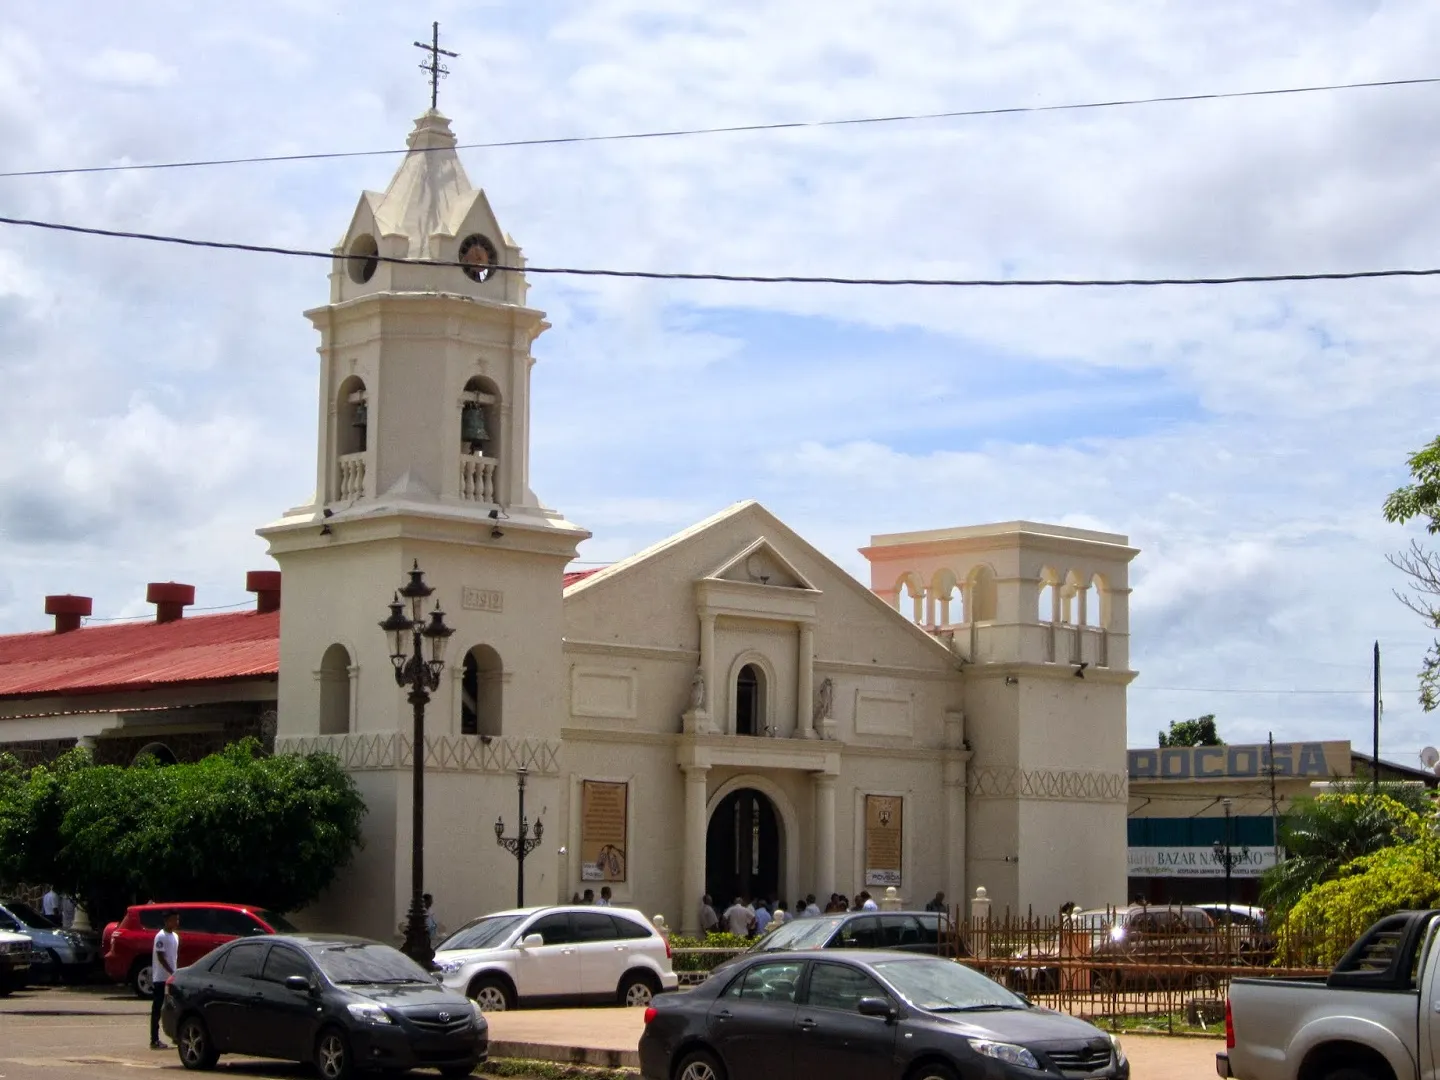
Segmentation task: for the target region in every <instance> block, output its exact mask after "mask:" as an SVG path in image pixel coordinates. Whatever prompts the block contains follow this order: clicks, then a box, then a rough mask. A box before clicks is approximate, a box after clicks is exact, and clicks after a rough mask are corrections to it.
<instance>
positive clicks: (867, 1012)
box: [857, 997, 897, 1024]
mask: <svg viewBox="0 0 1440 1080" xmlns="http://www.w3.org/2000/svg"><path fill="white" fill-rule="evenodd" d="M857 1010H858V1011H859V1013H860V1015H861V1016H878V1017H880V1018H881V1019H883V1020H884V1021H885V1022H886V1023H887V1024H888V1023H890V1022H891V1021H892V1020H894V1019H895V1017H896V1015H897V1013H896V1012H895V1006H894V1005H891V1004H890V1002H888V1001H886V1000H885V999H884V998H877V997H867V998H861V999H860V1004H859V1005H858V1006H857Z"/></svg>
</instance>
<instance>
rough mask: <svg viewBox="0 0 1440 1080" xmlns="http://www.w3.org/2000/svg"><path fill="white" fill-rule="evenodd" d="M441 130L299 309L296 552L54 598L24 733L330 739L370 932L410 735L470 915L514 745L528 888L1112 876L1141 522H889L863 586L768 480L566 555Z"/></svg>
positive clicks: (277, 531) (512, 879) (477, 234)
mask: <svg viewBox="0 0 1440 1080" xmlns="http://www.w3.org/2000/svg"><path fill="white" fill-rule="evenodd" d="M455 144H456V139H455V136H454V134H453V133H452V131H451V128H450V122H449V121H448V120H447V119H446V118H445V117H444V116H442V115H441V114H440V113H439V112H437V111H435V110H434V109H433V108H432V109H431V110H430V111H428V112H426V113H425V114H424V115H423V116H421V117H420V118H419V120H418V121H417V122H416V124H415V128H414V130H413V132H412V133H411V134H410V136H409V140H408V145H409V152H408V153H407V155H406V156H405V158H404V160H403V161H402V162H401V164H400V166H399V168H398V170H397V172H396V173H395V175H394V177H393V178H392V180H391V181H390V184H389V186H388V188H387V189H386V190H385V191H384V192H383V193H376V192H365V193H363V194H362V195H361V196H360V199H359V202H358V204H357V206H356V208H355V212H354V214H353V216H352V217H351V219H350V223H349V226H348V228H347V229H346V231H345V234H344V238H343V240H342V241H341V242H340V244H339V245H338V246H337V247H336V248H335V254H336V258H335V261H334V264H333V267H332V271H331V274H330V296H329V301H328V302H327V303H325V304H323V305H321V306H319V307H316V308H314V309H312V310H310V311H308V312H306V316H307V317H308V318H309V320H310V322H311V323H312V324H313V325H314V327H315V330H316V332H317V334H318V337H319V349H318V352H319V361H320V379H319V386H320V394H319V408H318V410H317V413H316V418H317V431H316V456H315V492H314V495H313V497H312V499H311V500H310V501H309V502H307V503H305V504H304V505H301V506H297V507H295V508H293V509H290V510H287V511H285V512H284V513H283V514H282V515H281V516H280V517H278V519H277V520H275V521H273V522H272V523H270V524H268V525H265V526H264V527H263V528H261V529H260V530H259V533H260V535H261V536H262V537H263V538H264V539H265V541H266V542H267V543H268V545H269V550H270V554H271V555H272V556H273V558H274V560H275V562H276V563H277V564H278V566H279V572H278V573H276V572H275V571H274V570H270V571H263V572H259V573H256V574H252V575H251V578H252V580H251V581H250V584H251V587H252V589H253V590H254V591H255V592H256V593H257V596H258V598H259V599H258V601H257V607H256V610H255V611H253V612H247V613H239V614H236V615H225V616H196V617H190V618H185V617H183V614H184V612H183V608H184V607H185V606H186V605H188V604H193V602H194V594H193V590H190V591H188V592H186V589H187V588H188V587H186V586H183V585H176V584H174V583H157V584H156V585H154V586H152V587H151V591H152V593H153V594H154V595H153V599H154V601H155V603H156V604H157V617H156V620H155V622H154V623H150V624H145V625H140V626H130V627H124V628H118V627H104V626H101V627H89V626H86V627H81V626H80V621H81V618H82V617H83V616H84V615H88V614H89V602H88V601H87V600H86V598H84V597H51V598H48V599H47V611H48V610H51V609H53V611H52V613H53V614H55V615H56V625H55V630H54V632H53V633H44V634H26V635H12V636H10V637H8V638H0V750H3V749H5V748H6V745H7V744H10V745H12V746H15V747H17V748H19V747H20V744H22V743H23V744H24V747H23V748H25V749H26V750H27V752H30V753H34V754H38V755H40V756H42V757H43V756H44V754H45V752H46V749H47V748H49V749H51V750H53V749H54V748H55V747H63V746H64V745H73V743H74V742H75V741H77V740H78V741H84V742H86V743H87V744H88V745H92V746H96V747H100V748H102V749H103V748H105V747H108V748H109V749H108V750H105V753H107V754H108V755H109V757H107V760H115V761H118V762H124V761H128V760H130V759H131V758H133V756H134V755H135V754H136V753H137V752H140V751H149V752H154V753H159V749H165V748H166V747H169V746H175V745H181V744H185V745H189V746H191V747H192V748H193V749H195V751H196V752H198V751H199V748H200V747H201V746H209V745H210V744H211V743H212V742H215V741H217V740H220V741H223V739H224V738H225V737H226V734H227V733H233V734H237V735H238V734H257V735H259V736H260V737H261V738H262V740H263V741H264V743H265V745H266V746H267V748H268V747H270V746H273V748H274V750H275V752H277V753H303V752H311V751H326V752H329V753H333V754H335V755H336V756H337V757H338V758H339V759H340V761H341V762H342V764H343V765H344V767H345V768H346V769H347V770H348V771H350V772H351V773H352V774H353V775H354V777H355V779H356V782H357V783H358V785H359V787H360V789H361V791H362V793H363V796H364V798H365V801H366V804H367V806H368V808H369V809H368V814H367V816H366V819H365V822H364V840H365V842H364V847H363V849H362V850H361V851H359V852H358V853H357V855H356V858H355V861H354V862H353V864H352V865H351V866H350V867H349V868H347V869H346V870H345V871H344V873H343V875H342V877H341V879H340V881H338V882H337V884H336V885H335V886H334V887H333V888H332V889H331V890H329V892H328V893H327V894H326V895H325V896H323V897H322V898H321V899H320V900H319V901H318V902H317V903H315V904H314V905H312V906H311V907H310V908H308V909H306V910H305V911H303V912H300V913H299V914H298V915H297V916H296V920H297V921H298V922H300V923H302V924H304V925H308V926H313V927H317V928H318V927H325V928H328V929H333V930H345V931H350V932H354V933H360V934H365V935H368V936H372V937H378V938H380V939H382V940H395V939H396V937H397V930H396V928H397V926H398V925H399V924H400V922H401V921H402V920H403V919H404V917H405V912H406V910H407V907H408V904H409V898H410V889H409V886H410V851H411V812H412V803H411V793H412V785H411V764H412V761H413V756H412V755H414V754H416V753H420V754H423V755H424V761H425V770H426V778H425V784H426V788H425V806H424V819H425V853H426V873H425V887H426V889H427V890H428V891H429V892H431V893H433V894H434V896H435V898H436V910H437V912H438V913H439V917H440V919H441V921H442V922H443V923H445V924H446V925H448V926H449V927H451V928H453V927H456V926H458V925H459V924H460V923H461V922H463V921H465V920H466V919H469V918H471V917H473V916H476V915H480V914H484V913H486V912H489V911H494V910H498V909H502V908H506V907H509V906H511V905H512V904H513V903H514V901H515V896H516V869H517V867H516V861H515V859H514V858H513V856H512V855H511V854H509V853H508V852H507V851H505V850H504V849H502V848H501V847H500V846H499V845H498V844H497V830H501V829H503V831H504V833H505V834H506V835H507V836H514V835H515V833H516V828H517V824H518V823H517V820H516V814H517V788H518V784H519V779H518V777H519V776H521V775H522V774H521V773H520V770H524V772H523V778H524V783H525V796H526V804H525V805H526V815H527V817H528V818H529V821H530V822H531V824H532V826H543V830H544V831H543V837H542V839H541V843H540V845H539V847H538V848H537V849H536V850H535V851H534V852H533V853H532V854H531V855H530V856H529V858H528V860H527V861H526V863H525V874H526V876H525V896H526V899H527V901H528V902H530V903H550V902H557V901H565V900H569V899H570V897H571V896H573V895H574V894H576V893H579V892H583V891H584V890H585V889H593V890H595V891H596V892H597V893H598V892H599V891H600V889H601V888H602V887H606V886H608V887H609V888H610V890H611V891H612V893H613V896H614V901H615V903H617V904H633V905H635V906H638V907H640V908H641V909H643V910H644V911H645V912H646V913H647V914H655V913H663V914H664V915H665V917H666V919H667V921H668V922H669V924H670V925H671V926H673V927H676V928H678V929H682V930H685V931H693V930H695V929H696V921H697V907H698V901H699V899H700V896H701V895H702V894H703V893H706V892H708V893H710V894H711V895H712V896H713V897H714V898H715V900H716V902H717V904H718V905H720V906H724V905H726V904H728V903H729V902H730V900H731V899H732V898H734V897H735V896H767V897H778V898H780V899H784V900H787V901H791V902H795V901H798V900H799V899H801V898H803V897H804V896H805V895H806V894H807V893H813V894H815V895H816V896H817V897H819V898H820V902H821V903H822V905H823V903H824V902H825V899H826V898H827V897H828V896H829V895H830V894H831V893H832V892H840V893H844V894H846V895H852V896H853V895H854V894H855V893H856V892H858V891H860V890H861V889H868V890H869V891H870V892H871V893H873V894H876V895H877V896H879V895H881V894H883V892H884V890H885V889H886V888H888V887H894V888H895V889H896V890H897V892H898V893H899V895H900V896H901V897H902V898H903V900H904V901H905V902H906V903H907V904H910V905H913V906H919V905H921V904H923V903H924V902H925V901H927V900H929V899H930V898H931V897H932V896H933V895H934V894H935V893H936V892H942V891H943V892H944V893H945V894H946V897H947V898H948V900H949V902H950V903H963V902H964V900H965V898H966V897H968V896H969V895H971V894H973V892H974V890H975V889H976V888H977V887H980V886H983V887H984V888H985V889H986V890H987V892H988V894H989V896H990V898H991V900H992V903H993V905H994V910H995V911H997V912H999V911H1003V910H1004V909H1005V908H1007V907H1008V908H1011V909H1014V910H1024V909H1025V908H1027V907H1030V908H1033V909H1035V910H1036V911H1037V912H1040V911H1043V912H1053V911H1055V910H1056V909H1058V908H1059V906H1060V905H1061V904H1063V903H1064V902H1066V901H1075V902H1077V903H1081V904H1083V905H1087V906H1094V905H1103V904H1106V903H1118V902H1122V901H1123V900H1124V899H1125V895H1126V893H1125V890H1126V810H1127V778H1126V750H1125V746H1126V740H1125V722H1126V687H1127V686H1128V684H1129V683H1130V681H1131V680H1133V679H1134V677H1135V672H1133V671H1132V670H1130V665H1129V624H1128V600H1129V584H1128V572H1129V571H1128V568H1129V563H1130V561H1131V560H1132V559H1133V558H1134V557H1135V555H1136V551H1135V549H1134V548H1132V547H1130V546H1129V543H1128V541H1127V538H1126V537H1124V536H1119V535H1114V534H1110V533H1101V532H1093V531H1087V530H1081V529H1074V528H1065V527H1060V526H1053V525H1043V524H1036V523H1033V522H1027V521H1014V522H1008V523H1004V524H996V525H978V526H970V527H962V528H947V529H936V530H932V531H926V532H916V533H904V534H891V535H880V536H874V537H872V538H871V541H870V544H869V546H867V547H866V548H864V549H863V552H862V554H863V555H864V556H865V557H866V559H867V560H868V561H869V564H870V582H869V584H868V587H867V585H865V584H863V583H861V582H860V581H857V580H856V579H855V578H854V577H852V576H851V575H850V574H848V573H847V572H846V571H845V570H843V569H842V568H841V567H840V566H838V565H837V564H836V563H835V562H833V561H832V560H831V559H830V558H829V557H827V556H826V555H825V554H824V553H822V552H821V551H819V550H817V549H816V548H815V547H814V546H812V545H811V544H810V543H808V542H807V541H806V540H805V539H804V538H803V537H802V536H800V535H798V534H797V533H796V532H795V531H794V530H792V529H791V528H789V527H788V526H787V525H786V524H785V523H784V522H782V521H780V520H779V519H778V518H776V517H775V516H774V515H773V514H772V513H770V512H769V511H768V510H767V509H765V508H764V507H763V506H761V505H759V504H758V503H755V502H744V503H740V504H737V505H734V506H730V507H728V508H725V509H722V510H720V511H719V512H718V513H716V514H715V515H714V516H713V517H710V518H708V519H707V520H704V521H701V522H699V523H697V524H695V525H693V526H691V527H690V528H688V529H686V530H684V531H683V532H680V533H678V534H676V535H674V536H672V537H670V538H668V539H666V540H664V541H662V542H660V543H658V544H656V545H654V546H653V547H650V548H648V549H647V550H644V551H641V552H639V553H638V554H635V555H633V556H631V557H629V558H626V559H623V560H621V561H619V562H617V563H615V564H613V565H610V566H606V567H604V568H601V569H598V570H586V571H574V570H569V569H568V568H569V567H571V565H572V564H573V562H574V560H575V559H576V555H577V551H578V548H579V546H580V544H581V543H582V542H583V541H584V540H585V539H587V538H588V536H589V535H590V534H589V533H588V532H586V531H585V529H584V528H582V527H581V526H580V525H578V524H576V523H573V522H571V521H569V520H567V519H566V517H565V516H564V514H563V513H561V512H560V511H559V510H557V509H553V508H550V507H547V506H546V505H545V504H544V503H543V502H542V501H541V499H540V498H539V497H538V496H537V494H536V493H535V491H534V490H533V489H532V487H531V475H530V435H531V433H530V420H531V414H530V372H531V367H532V365H534V364H535V362H536V356H535V355H534V351H533V350H534V346H535V342H536V340H537V339H538V338H539V337H540V336H541V334H543V333H544V331H545V330H546V329H547V328H548V324H547V323H546V321H545V316H544V313H543V312H540V311H538V310H536V309H534V308H533V307H530V306H529V305H528V298H527V292H528V284H527V282H526V278H525V274H524V271H523V267H524V265H525V260H524V257H523V255H522V253H521V251H520V248H519V247H518V246H517V245H516V243H515V241H514V240H513V239H511V237H510V236H509V235H508V234H507V233H506V232H505V231H504V230H503V229H502V228H501V227H500V224H499V222H498V220H497V218H496V216H495V214H494V212H493V210H492V208H491V206H490V203H489V201H488V199H487V198H486V196H485V193H484V192H483V191H482V190H480V189H479V188H476V187H474V186H472V184H471V182H470V180H469V178H468V177H467V175H466V172H465V169H464V167H463V166H462V164H461V162H460V159H459V157H458V155H457V154H456V152H455ZM387 260H405V261H387ZM431 264H440V265H431ZM446 264H448V265H446ZM416 567H418V568H419V569H421V570H423V572H424V574H425V578H426V581H427V582H428V583H429V584H430V585H432V586H433V587H434V589H435V592H434V595H433V601H435V602H437V603H438V605H439V606H440V607H442V608H443V610H444V613H445V620H446V622H447V623H448V624H449V625H450V626H452V627H453V628H454V630H455V633H454V635H453V636H452V637H451V639H450V641H449V648H448V652H447V655H446V662H447V666H446V668H445V670H444V672H443V674H442V677H441V682H440V685H439V687H438V689H436V691H435V692H434V693H433V694H432V695H431V700H430V702H429V704H428V709H427V713H426V735H425V740H424V745H423V747H416V746H414V745H413V740H412V736H411V731H412V707H411V704H410V703H409V702H408V701H407V697H406V693H407V692H406V691H405V690H404V689H402V688H400V687H399V686H398V685H397V683H396V679H395V675H394V668H393V666H392V662H391V656H390V653H391V648H390V645H389V643H388V639H387V636H386V635H385V634H384V633H383V632H382V631H381V630H380V628H379V627H378V625H377V624H378V623H379V622H380V620H381V619H383V618H384V616H385V615H386V613H387V610H388V605H389V603H390V601H391V598H392V594H393V592H394V591H395V590H396V589H397V588H399V587H400V586H401V585H403V584H404V582H405V581H406V580H407V577H408V575H409V573H410V571H411V570H412V568H416ZM282 583H283V595H284V602H283V603H281V591H282V589H281V586H282ZM106 635H108V637H107V636H106ZM62 660H63V661H64V662H63V663H62V662H60V661H62ZM67 665H68V666H67ZM37 672H46V673H49V672H58V673H59V674H58V675H57V676H55V677H53V678H52V677H50V676H49V675H45V676H43V677H42V676H39V675H37V674H36V673H37ZM47 679H48V680H49V681H47ZM56 679H58V681H56ZM226 725H229V726H228V727H227V726H226ZM232 729H233V732H232ZM197 733H199V734H197ZM186 739H189V740H190V741H189V743H186V742H185V740H186ZM207 740H209V741H207ZM157 747H159V749H156V748H157ZM98 752H99V751H97V753H98ZM180 756H181V757H182V758H183V757H184V756H185V755H184V754H181V755H180ZM236 899H243V898H236Z"/></svg>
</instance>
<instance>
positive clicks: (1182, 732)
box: [1160, 713, 1225, 746]
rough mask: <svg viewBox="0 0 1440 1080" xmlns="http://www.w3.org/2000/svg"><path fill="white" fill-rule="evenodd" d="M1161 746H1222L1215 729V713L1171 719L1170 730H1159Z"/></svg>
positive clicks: (1222, 743)
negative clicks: (1186, 718)
mask: <svg viewBox="0 0 1440 1080" xmlns="http://www.w3.org/2000/svg"><path fill="white" fill-rule="evenodd" d="M1160 745H1161V746H1224V745H1225V743H1224V742H1223V741H1222V740H1221V738H1220V734H1219V732H1217V731H1216V730H1215V714H1214V713H1206V714H1205V715H1204V716H1197V717H1196V718H1195V719H1193V720H1171V721H1170V732H1169V734H1166V733H1165V732H1163V731H1162V732H1160Z"/></svg>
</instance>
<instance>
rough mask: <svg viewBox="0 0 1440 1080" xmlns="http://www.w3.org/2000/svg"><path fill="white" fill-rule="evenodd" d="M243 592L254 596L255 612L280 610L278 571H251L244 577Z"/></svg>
mask: <svg viewBox="0 0 1440 1080" xmlns="http://www.w3.org/2000/svg"><path fill="white" fill-rule="evenodd" d="M245 591H246V592H253V593H254V594H255V612H256V614H259V615H264V614H265V613H266V612H270V611H279V610H280V571H279V570H251V571H250V572H249V573H247V574H246V575H245Z"/></svg>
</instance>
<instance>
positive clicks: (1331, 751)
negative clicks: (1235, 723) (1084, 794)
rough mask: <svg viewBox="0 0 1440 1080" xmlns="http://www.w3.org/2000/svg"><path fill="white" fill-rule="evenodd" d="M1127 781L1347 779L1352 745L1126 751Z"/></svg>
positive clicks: (1254, 746) (1197, 747)
mask: <svg viewBox="0 0 1440 1080" xmlns="http://www.w3.org/2000/svg"><path fill="white" fill-rule="evenodd" d="M1128 759H1129V767H1130V779H1131V780H1207V779H1215V780H1220V779H1225V778H1227V777H1260V776H1265V777H1268V776H1269V775H1270V772H1271V767H1272V762H1273V767H1274V773H1275V775H1276V776H1277V777H1285V776H1291V777H1295V776H1300V777H1312V778H1314V779H1316V780H1325V779H1327V778H1329V777H1331V776H1349V775H1351V771H1352V770H1351V768H1350V744H1349V743H1348V742H1344V741H1337V742H1304V743H1276V744H1275V750H1274V754H1273V756H1272V755H1271V751H1270V746H1269V745H1268V744H1266V743H1255V744H1246V745H1237V746H1162V747H1156V748H1154V749H1150V748H1146V749H1144V750H1131V751H1129V752H1128Z"/></svg>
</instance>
